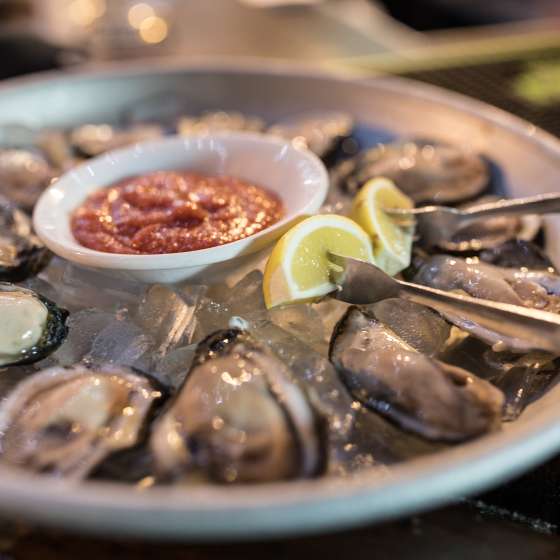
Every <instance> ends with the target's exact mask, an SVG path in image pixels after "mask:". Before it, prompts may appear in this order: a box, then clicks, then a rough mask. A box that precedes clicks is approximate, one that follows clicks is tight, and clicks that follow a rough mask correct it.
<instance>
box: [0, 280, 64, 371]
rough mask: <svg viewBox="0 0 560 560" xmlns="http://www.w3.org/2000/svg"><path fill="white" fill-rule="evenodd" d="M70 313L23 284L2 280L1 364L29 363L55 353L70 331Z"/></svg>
mask: <svg viewBox="0 0 560 560" xmlns="http://www.w3.org/2000/svg"><path fill="white" fill-rule="evenodd" d="M67 316H68V312H67V311H66V310H65V309H60V308H59V307H57V306H56V305H55V304H54V303H53V302H52V301H50V300H48V299H47V298H44V297H43V296H40V295H39V294H36V293H35V292H33V291H32V290H27V289H25V288H22V287H21V286H16V285H14V284H8V283H5V282H1V283H0V317H1V320H0V324H1V325H2V330H1V333H0V367H5V366H8V365H21V364H30V363H33V362H37V361H39V360H42V359H43V358H45V357H46V356H48V355H49V354H50V353H51V352H54V350H56V349H57V348H58V347H59V346H60V344H61V343H62V341H63V340H64V338H65V337H66V334H67V333H68V328H67V327H66V317H67Z"/></svg>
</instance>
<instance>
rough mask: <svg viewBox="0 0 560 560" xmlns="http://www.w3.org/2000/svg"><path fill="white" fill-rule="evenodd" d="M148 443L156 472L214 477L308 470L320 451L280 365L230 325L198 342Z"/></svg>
mask: <svg viewBox="0 0 560 560" xmlns="http://www.w3.org/2000/svg"><path fill="white" fill-rule="evenodd" d="M150 446H151V450H152V453H153V455H154V460H155V464H156V469H157V471H158V472H159V474H160V475H161V476H163V477H164V478H178V477H182V476H189V475H195V476H196V475H200V474H202V475H203V476H206V477H208V478H210V479H211V480H215V481H218V482H265V481H272V480H281V479H288V478H296V477H308V476H312V475H315V474H317V473H318V471H319V470H320V469H321V468H322V462H323V457H324V450H323V441H322V434H321V430H320V428H319V424H318V418H317V416H316V414H315V412H314V410H313V409H312V407H311V406H310V404H309V401H308V400H307V398H306V395H305V394H304V392H303V390H302V389H301V388H300V387H299V386H298V385H296V384H295V383H294V382H293V379H292V378H291V372H290V371H289V369H288V368H287V366H286V365H285V364H284V363H283V362H282V361H281V360H280V359H279V358H278V357H277V356H275V355H274V354H272V353H271V352H270V351H268V350H266V349H264V348H263V347H261V346H260V345H259V344H258V343H257V342H256V341H255V340H254V339H253V338H252V337H251V336H250V335H249V334H247V333H245V332H243V331H241V330H238V329H228V330H222V331H218V332H216V333H214V334H212V335H210V336H209V337H208V338H207V339H205V340H204V341H203V342H201V343H200V344H199V346H198V348H197V352H196V356H195V358H194V361H193V366H192V367H191V369H190V371H189V373H188V375H187V377H186V379H185V382H184V384H183V386H182V388H181V389H180V391H179V393H178V395H177V396H176V397H175V399H174V401H173V402H172V403H171V405H170V408H169V409H168V410H167V411H166V412H165V413H164V414H163V415H162V416H161V417H160V418H159V419H158V421H157V422H156V424H155V426H154V428H153V431H152V436H151V442H150Z"/></svg>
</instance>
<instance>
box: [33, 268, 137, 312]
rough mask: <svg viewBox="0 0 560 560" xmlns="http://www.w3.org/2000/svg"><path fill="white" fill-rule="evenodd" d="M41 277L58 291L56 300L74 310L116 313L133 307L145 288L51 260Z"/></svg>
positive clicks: (95, 271)
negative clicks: (118, 310)
mask: <svg viewBox="0 0 560 560" xmlns="http://www.w3.org/2000/svg"><path fill="white" fill-rule="evenodd" d="M40 277H41V278H42V279H43V280H45V281H46V282H48V283H49V284H50V285H51V286H53V287H54V289H55V290H56V292H57V296H56V298H54V299H55V301H56V302H57V303H58V304H59V305H61V306H63V307H66V308H67V309H69V310H70V311H75V310H79V309H84V308H87V307H93V308H95V309H102V310H106V311H116V310H117V309H119V308H120V307H122V306H123V305H134V304H135V303H136V302H137V301H138V298H139V296H140V295H141V294H142V292H143V290H144V288H145V286H143V285H142V284H140V283H138V282H132V281H129V280H126V279H121V278H118V277H115V276H113V275H110V274H106V273H104V272H101V271H97V270H90V269H87V268H83V267H80V266H77V265H74V264H72V263H69V262H67V261H63V260H61V259H53V261H51V263H50V264H49V266H48V267H47V268H46V269H45V270H44V271H43V272H42V273H41V275H40Z"/></svg>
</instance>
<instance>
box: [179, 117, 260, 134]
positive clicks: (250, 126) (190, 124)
mask: <svg viewBox="0 0 560 560" xmlns="http://www.w3.org/2000/svg"><path fill="white" fill-rule="evenodd" d="M264 126H265V125H264V121H263V120H262V119H260V118H259V117H255V116H251V115H244V114H243V113H238V112H237V111H210V112H207V113H202V115H200V116H198V117H193V116H190V115H185V116H182V117H181V118H180V119H179V121H178V122H177V132H178V133H179V134H182V135H183V136H186V135H189V134H208V133H211V132H222V131H237V130H247V131H251V132H261V131H262V130H263V129H264Z"/></svg>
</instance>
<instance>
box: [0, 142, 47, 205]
mask: <svg viewBox="0 0 560 560" xmlns="http://www.w3.org/2000/svg"><path fill="white" fill-rule="evenodd" d="M54 176H55V172H54V170H53V169H52V168H51V166H50V165H49V164H48V162H47V160H46V159H45V158H44V157H43V156H41V155H40V154H38V153H36V152H32V151H29V150H19V149H17V150H16V149H9V150H0V192H1V193H2V194H3V195H4V196H5V197H6V198H8V199H10V200H11V201H12V202H14V203H15V204H17V205H18V206H21V207H22V208H25V209H26V210H30V209H31V208H33V206H34V205H35V202H37V199H38V198H39V196H40V195H41V193H42V192H43V191H44V190H45V189H46V188H47V187H48V185H49V184H50V182H51V180H52V179H53V178H54Z"/></svg>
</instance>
